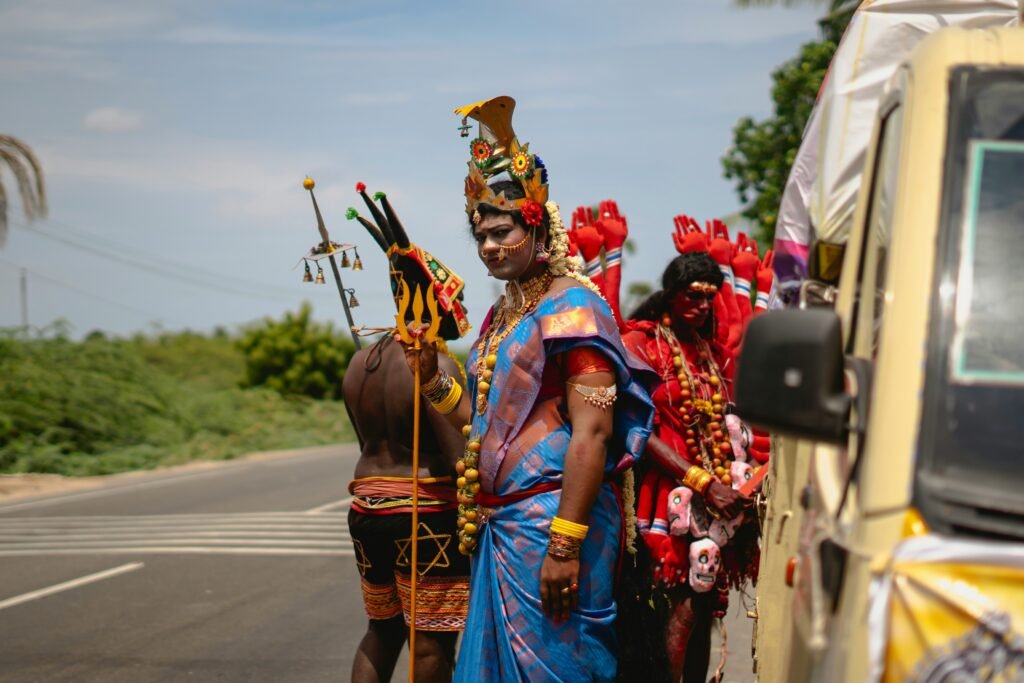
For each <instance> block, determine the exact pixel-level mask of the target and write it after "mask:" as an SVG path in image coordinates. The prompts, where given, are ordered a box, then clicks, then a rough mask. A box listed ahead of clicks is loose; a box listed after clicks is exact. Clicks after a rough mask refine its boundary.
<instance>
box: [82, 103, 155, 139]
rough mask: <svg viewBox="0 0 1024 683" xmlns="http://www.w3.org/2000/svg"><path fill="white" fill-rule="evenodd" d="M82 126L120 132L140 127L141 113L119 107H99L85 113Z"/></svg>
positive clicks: (88, 128)
mask: <svg viewBox="0 0 1024 683" xmlns="http://www.w3.org/2000/svg"><path fill="white" fill-rule="evenodd" d="M82 127H83V128H85V129H86V130H93V131H99V132H101V133H120V132H122V131H126V130H137V129H139V128H142V114H140V113H139V112H136V111H128V110H127V109H121V108H120V107H100V108H99V109H93V110H92V111H91V112H89V113H88V114H86V115H85V118H84V119H83V120H82Z"/></svg>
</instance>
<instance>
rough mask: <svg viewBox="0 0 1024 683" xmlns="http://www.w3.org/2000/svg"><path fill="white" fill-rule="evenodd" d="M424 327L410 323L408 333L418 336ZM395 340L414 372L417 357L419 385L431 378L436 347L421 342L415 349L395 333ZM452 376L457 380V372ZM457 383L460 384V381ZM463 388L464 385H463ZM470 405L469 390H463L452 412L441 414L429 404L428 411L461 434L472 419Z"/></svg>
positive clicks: (435, 358)
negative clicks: (416, 326)
mask: <svg viewBox="0 0 1024 683" xmlns="http://www.w3.org/2000/svg"><path fill="white" fill-rule="evenodd" d="M425 329H426V325H424V326H423V327H422V328H421V329H416V328H415V327H413V325H412V324H410V325H409V334H411V335H413V336H414V337H415V336H419V335H420V334H422V332H423V330H425ZM395 341H397V342H398V343H399V344H401V345H402V349H403V350H404V351H405V362H406V363H407V364H408V365H409V371H410V372H412V373H414V374H415V372H416V360H417V358H419V365H420V386H423V385H424V384H426V383H427V382H429V381H430V380H431V378H433V377H434V375H436V374H437V372H438V356H437V347H435V346H434V345H433V344H431V343H429V342H423V343H422V344H421V345H420V348H419V350H417V349H415V348H414V347H412V346H410V345H408V344H406V343H405V342H403V341H402V340H401V338H400V337H398V335H397V334H396V335H395ZM449 374H451V373H449ZM452 376H453V377H454V378H455V379H456V381H458V373H457V372H456V373H455V374H454V375H452ZM459 384H460V385H461V382H460V383H459ZM463 389H465V387H463ZM472 406H473V403H472V401H471V399H470V397H469V392H468V391H463V392H462V399H461V400H460V401H459V404H458V405H457V406H456V407H455V410H453V411H452V412H450V413H448V414H446V415H441V414H440V413H438V412H437V411H436V410H434V408H433V406H431V409H430V411H429V413H432V414H435V415H437V416H438V417H440V418H442V419H443V420H444V421H445V422H447V423H448V424H449V425H451V427H453V428H454V429H456V430H458V432H459V433H460V434H461V433H462V428H463V426H465V425H467V424H469V423H470V422H471V421H472V416H473V413H472V412H471V411H472Z"/></svg>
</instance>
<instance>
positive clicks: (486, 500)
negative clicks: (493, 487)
mask: <svg viewBox="0 0 1024 683" xmlns="http://www.w3.org/2000/svg"><path fill="white" fill-rule="evenodd" d="M560 488H562V482H560V481H545V482H541V483H540V484H535V485H533V486H531V487H530V488H528V489H523V490H522V491H514V492H512V493H508V494H505V495H504V496H495V495H493V494H490V493H484V492H483V491H477V494H476V502H477V504H478V505H482V506H483V507H485V508H497V507H502V506H504V505H512V504H513V503H518V502H519V501H521V500H526V499H527V498H530V497H532V496H536V495H539V494H541V493H547V492H548V491H557V490H558V489H560Z"/></svg>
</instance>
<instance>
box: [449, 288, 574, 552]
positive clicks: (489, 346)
mask: <svg viewBox="0 0 1024 683" xmlns="http://www.w3.org/2000/svg"><path fill="white" fill-rule="evenodd" d="M554 279H555V278H554V275H552V274H551V272H550V271H544V274H543V275H540V276H538V277H535V278H533V279H532V280H530V281H528V282H526V283H525V284H523V285H522V286H521V287H520V285H519V284H518V283H516V284H515V285H513V284H512V283H509V285H507V287H506V291H505V296H504V297H502V300H501V302H500V303H499V304H498V308H497V310H496V311H495V313H494V317H493V318H492V320H491V324H490V326H489V327H488V328H487V332H485V333H484V336H483V338H482V339H481V340H480V344H479V346H478V347H477V360H476V378H477V384H476V387H477V395H476V412H477V414H478V415H483V414H484V413H485V412H487V396H488V394H489V392H490V390H491V379H492V378H493V377H494V368H495V366H496V365H497V364H498V356H497V351H498V347H499V345H500V344H501V342H502V340H503V339H505V337H507V336H508V335H510V334H511V333H512V331H513V330H515V328H516V326H517V325H519V323H520V322H522V320H523V318H524V317H526V315H527V314H528V313H529V312H530V311H532V310H533V309H534V308H536V307H537V304H538V303H540V300H541V298H542V297H543V296H544V294H545V293H546V292H547V291H548V288H549V287H551V283H552V281H553V280H554ZM513 287H516V288H519V291H514V290H513ZM513 294H516V295H517V296H516V297H515V298H521V301H520V302H519V305H516V302H513V296H512V295H513ZM472 429H473V428H472V425H465V426H463V428H462V435H463V436H465V437H466V438H467V439H468V441H467V442H466V451H465V453H463V455H462V457H461V458H459V459H458V461H456V463H455V472H456V474H458V475H459V477H458V479H457V480H456V482H455V485H456V487H457V489H458V493H457V494H456V499H457V500H458V502H459V517H458V522H457V525H458V528H459V552H460V553H462V554H463V555H472V554H473V550H474V549H475V548H476V535H477V533H478V532H479V530H480V528H479V525H480V521H481V520H480V506H479V505H478V504H477V502H476V494H477V492H479V491H480V481H479V479H480V470H479V466H480V435H479V434H475V435H472Z"/></svg>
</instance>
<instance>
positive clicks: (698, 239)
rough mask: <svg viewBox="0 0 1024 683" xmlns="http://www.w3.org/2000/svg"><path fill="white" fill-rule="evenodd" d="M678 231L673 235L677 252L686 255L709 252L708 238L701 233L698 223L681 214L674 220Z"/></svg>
mask: <svg viewBox="0 0 1024 683" xmlns="http://www.w3.org/2000/svg"><path fill="white" fill-rule="evenodd" d="M672 222H673V223H674V224H675V226H676V231H675V232H674V233H673V234H672V241H673V242H674V243H675V245H676V251H678V252H679V253H680V254H686V253H689V252H691V251H697V252H700V251H707V250H708V237H707V235H705V234H704V233H703V232H701V229H700V226H699V225H697V221H696V220H694V219H693V218H691V217H690V216H687V215H685V214H680V215H678V216H676V217H675V218H673V219H672Z"/></svg>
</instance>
